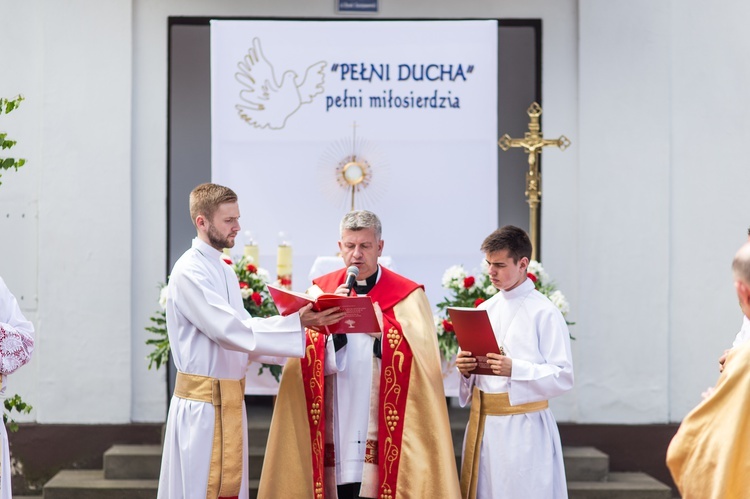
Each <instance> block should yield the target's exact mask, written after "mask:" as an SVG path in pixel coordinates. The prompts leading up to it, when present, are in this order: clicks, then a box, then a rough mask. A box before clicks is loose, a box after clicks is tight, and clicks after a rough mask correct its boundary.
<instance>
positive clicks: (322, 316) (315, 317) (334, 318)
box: [299, 303, 345, 331]
mask: <svg viewBox="0 0 750 499" xmlns="http://www.w3.org/2000/svg"><path fill="white" fill-rule="evenodd" d="M344 315H345V314H344V312H343V311H342V310H341V308H339V307H331V308H329V309H327V310H323V311H321V312H313V311H312V303H310V304H309V305H305V306H304V307H302V308H301V309H300V310H299V321H300V322H301V323H302V326H303V327H309V328H310V329H315V330H316V331H317V329H318V328H319V327H322V326H328V325H330V324H335V323H337V322H338V321H340V320H341V319H343V318H344Z"/></svg>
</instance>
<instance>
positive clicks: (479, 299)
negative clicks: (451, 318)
mask: <svg viewBox="0 0 750 499" xmlns="http://www.w3.org/2000/svg"><path fill="white" fill-rule="evenodd" d="M482 303H484V298H477V299H476V300H474V308H477V307H478V306H479V305H481V304H482Z"/></svg>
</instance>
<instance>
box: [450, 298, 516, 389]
mask: <svg viewBox="0 0 750 499" xmlns="http://www.w3.org/2000/svg"><path fill="white" fill-rule="evenodd" d="M448 315H449V316H450V318H451V322H452V323H453V329H454V331H455V333H456V338H457V339H458V346H459V349H460V351H459V352H458V355H457V356H456V367H458V370H459V371H461V374H463V375H464V377H467V378H468V377H469V375H470V374H486V375H494V376H510V369H511V367H512V360H511V359H510V357H506V356H505V352H504V351H503V348H502V347H500V346H498V344H497V339H496V338H495V332H494V330H493V329H492V324H490V318H489V316H488V315H487V311H486V310H483V309H478V308H463V307H449V308H448Z"/></svg>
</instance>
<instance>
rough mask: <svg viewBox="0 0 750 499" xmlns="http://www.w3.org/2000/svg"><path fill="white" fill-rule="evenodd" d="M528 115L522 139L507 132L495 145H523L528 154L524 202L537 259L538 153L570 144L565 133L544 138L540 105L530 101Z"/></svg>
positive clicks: (506, 148) (539, 196) (505, 146)
mask: <svg viewBox="0 0 750 499" xmlns="http://www.w3.org/2000/svg"><path fill="white" fill-rule="evenodd" d="M526 112H527V113H528V115H529V119H530V121H529V131H528V132H526V133H525V134H524V136H523V138H522V139H514V138H511V136H510V135H508V134H507V133H506V134H505V135H503V136H502V137H500V140H498V141H497V145H499V146H500V149H502V150H503V151H507V150H508V149H510V148H511V147H523V149H524V152H526V154H528V155H529V171H528V172H526V192H525V194H526V202H527V203H529V227H530V228H531V234H530V236H531V245H532V251H531V259H532V260H537V255H538V253H539V252H538V248H539V244H540V242H539V202H540V201H541V197H542V174H541V172H540V171H539V161H538V159H539V155H540V154H541V152H542V148H544V147H547V146H557V147H559V148H560V150H561V151H564V150H565V149H567V148H568V146H569V145H570V140H568V138H567V137H566V136H565V135H560V138H559V139H545V138H544V136H543V135H542V132H541V127H540V125H539V116H541V115H542V106H540V105H539V104H538V103H536V102H534V103H532V104H531V105H530V106H529V108H528V109H527V110H526Z"/></svg>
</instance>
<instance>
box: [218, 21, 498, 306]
mask: <svg viewBox="0 0 750 499" xmlns="http://www.w3.org/2000/svg"><path fill="white" fill-rule="evenodd" d="M211 120H212V121H211V131H212V141H211V144H212V155H211V157H212V179H213V181H214V182H217V183H220V184H223V185H227V186H229V187H231V188H232V189H234V190H235V191H236V192H237V194H238V195H239V199H240V210H241V214H242V218H241V224H242V226H243V229H248V230H250V231H252V235H253V237H254V239H255V240H256V241H257V242H258V243H259V245H260V248H261V262H260V265H261V266H263V267H265V268H267V269H268V270H269V271H270V272H271V274H272V275H274V276H275V267H276V261H275V255H276V245H277V244H278V239H277V238H278V236H277V234H278V233H279V232H280V231H284V232H285V233H286V234H287V235H288V237H289V238H290V240H291V243H292V246H293V250H294V288H295V289H298V290H304V289H305V288H306V287H307V286H308V285H309V280H308V272H309V271H310V268H311V266H312V264H313V262H314V260H315V259H316V257H318V256H333V255H335V254H336V252H337V250H338V249H337V246H336V241H337V240H338V237H339V233H338V224H339V221H340V220H341V217H342V216H343V215H344V214H345V213H346V212H347V211H349V209H350V208H351V203H352V195H351V187H350V186H349V184H347V181H346V179H345V177H344V176H343V174H344V173H347V174H349V181H354V180H357V179H361V180H362V182H361V183H359V184H357V186H356V188H357V189H358V190H357V191H356V192H355V195H354V202H355V207H356V208H357V209H362V208H364V209H369V210H371V211H374V212H375V213H377V214H378V216H379V217H380V218H381V220H382V222H383V239H384V241H385V248H384V252H383V254H384V255H388V256H390V257H391V259H392V262H393V268H395V269H396V270H397V271H399V272H400V273H402V274H404V275H405V276H407V277H409V278H411V279H413V280H415V281H417V282H420V283H423V284H425V285H426V289H427V294H428V297H429V298H430V301H431V303H432V305H433V306H434V305H435V304H436V303H437V301H439V300H441V299H442V297H443V290H442V288H441V283H440V281H441V277H442V274H443V271H444V270H445V269H446V268H447V267H449V266H451V265H455V264H458V263H463V264H464V265H466V266H467V267H468V268H469V269H472V268H474V267H477V266H478V265H479V262H480V260H481V257H482V255H481V253H480V251H479V245H480V244H481V242H482V240H483V238H484V237H485V236H486V235H487V234H489V233H490V232H491V231H492V230H494V229H495V228H496V225H497V206H498V203H497V182H498V179H497V154H498V152H497V145H496V141H497V137H498V135H497V22H496V21H212V23H211ZM354 174H356V175H354ZM242 235H243V236H244V234H242ZM237 243H238V246H237V248H236V249H235V251H236V252H237V253H240V252H241V248H242V244H243V243H244V239H243V237H240V238H238V241H237Z"/></svg>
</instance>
